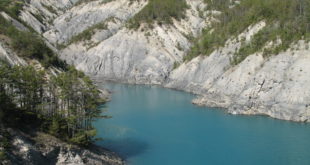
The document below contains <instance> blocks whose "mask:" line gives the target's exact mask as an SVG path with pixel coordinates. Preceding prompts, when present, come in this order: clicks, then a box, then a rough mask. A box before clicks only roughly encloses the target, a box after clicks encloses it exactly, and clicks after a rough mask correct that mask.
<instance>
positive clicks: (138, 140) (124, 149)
mask: <svg viewBox="0 0 310 165" xmlns="http://www.w3.org/2000/svg"><path fill="white" fill-rule="evenodd" d="M104 87H105V88H107V89H109V90H110V91H112V92H113V95H112V101H111V102H109V103H108V104H106V105H105V106H106V107H107V109H108V111H107V112H105V113H104V114H107V115H111V116H113V118H111V119H100V120H98V121H96V122H95V123H94V125H95V127H96V128H97V129H98V137H101V138H103V139H104V140H103V141H100V142H98V144H99V145H101V146H103V147H106V148H108V149H110V150H112V151H115V152H117V153H119V154H120V155H121V156H122V157H123V158H125V159H126V161H127V162H128V164H129V165H217V164H218V165H226V164H227V165H256V164H257V165H269V164H273V165H286V164H292V165H309V164H310V125H309V124H303V123H294V122H287V121H281V120H275V119H271V118H268V117H263V116H233V115H229V114H226V113H225V111H223V110H218V109H214V108H207V107H198V106H195V105H193V104H191V100H192V99H193V98H194V95H192V94H188V93H185V92H180V91H174V90H170V89H164V88H160V87H155V86H142V85H139V86H136V85H124V84H107V85H105V86H104Z"/></svg>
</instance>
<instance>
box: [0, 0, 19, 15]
mask: <svg viewBox="0 0 310 165" xmlns="http://www.w3.org/2000/svg"><path fill="white" fill-rule="evenodd" d="M23 6H24V1H23V0H1V1H0V11H4V12H6V13H7V14H9V15H10V16H12V17H13V18H15V19H18V15H19V13H20V10H21V9H22V8H23Z"/></svg>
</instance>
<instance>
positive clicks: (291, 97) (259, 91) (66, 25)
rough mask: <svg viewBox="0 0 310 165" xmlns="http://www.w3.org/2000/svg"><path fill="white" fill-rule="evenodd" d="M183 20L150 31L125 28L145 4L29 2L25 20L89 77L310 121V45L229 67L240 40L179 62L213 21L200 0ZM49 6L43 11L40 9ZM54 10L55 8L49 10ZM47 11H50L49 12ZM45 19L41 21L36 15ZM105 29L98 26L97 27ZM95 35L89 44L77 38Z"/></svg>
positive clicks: (123, 0) (121, 0)
mask: <svg viewBox="0 0 310 165" xmlns="http://www.w3.org/2000/svg"><path fill="white" fill-rule="evenodd" d="M187 3H188V5H189V8H188V9H187V11H186V19H183V20H181V21H177V20H173V24H172V25H157V24H155V25H154V28H153V29H148V28H145V27H143V26H142V27H140V28H139V29H137V30H131V29H128V28H127V27H126V23H127V21H128V19H130V18H131V17H133V16H134V15H135V14H136V13H137V12H139V11H140V10H141V9H142V8H143V7H144V6H145V5H146V4H147V1H145V0H140V1H128V0H114V1H96V0H94V1H86V2H83V3H81V2H80V3H77V2H76V1H69V0H68V1H61V3H60V1H59V2H58V1H56V0H39V1H38V0H32V1H31V2H30V5H28V6H27V7H25V8H24V12H23V13H22V15H21V18H22V19H23V20H24V21H25V22H27V23H28V24H29V25H30V26H32V27H33V28H34V29H35V30H36V31H38V32H40V33H42V35H43V36H44V37H45V38H46V39H47V40H48V41H49V42H50V43H52V45H54V47H57V46H58V47H59V45H62V47H63V46H64V45H65V48H62V49H59V54H60V56H61V58H63V59H65V60H66V61H67V62H68V63H70V64H73V65H75V66H76V67H77V68H78V69H80V70H83V71H84V72H86V73H88V74H89V75H92V76H95V77H99V78H101V79H103V80H114V81H119V82H126V83H136V84H160V85H162V86H164V87H168V88H175V89H180V90H185V91H188V92H193V93H196V94H198V95H199V97H198V98H197V99H195V100H194V103H197V104H200V105H207V106H214V107H224V108H227V109H228V112H230V113H232V114H264V115H269V116H271V117H274V118H278V119H285V120H294V121H308V119H310V116H309V112H310V106H309V104H310V89H309V88H310V87H309V85H308V84H309V81H310V79H309V77H310V76H309V74H310V67H309V66H310V65H309V63H310V61H309V60H310V58H309V56H308V54H309V53H310V51H309V50H308V49H307V48H308V47H309V44H308V43H306V42H304V41H300V42H298V43H297V44H295V45H292V49H290V50H288V51H285V52H281V53H280V54H278V55H275V56H271V57H269V58H263V56H262V53H260V52H257V53H255V54H253V55H250V56H248V57H247V58H246V59H245V60H244V61H243V62H242V63H240V64H238V65H237V66H233V65H231V63H230V58H231V57H232V54H233V53H234V52H236V51H237V50H238V49H239V48H240V45H241V43H240V42H239V41H240V40H236V39H231V40H228V41H227V42H226V44H225V46H224V47H222V48H220V49H218V50H216V51H214V52H213V53H211V55H210V56H199V57H197V58H194V59H192V60H191V61H189V62H186V63H183V64H181V65H180V66H179V67H175V66H177V65H178V64H179V63H182V59H183V57H184V56H185V55H186V53H187V51H188V50H189V48H190V46H191V42H190V41H191V38H193V37H197V36H199V34H200V32H201V30H202V29H203V28H205V27H207V26H208V25H209V23H210V22H211V21H213V19H212V17H211V16H210V13H216V12H214V11H205V12H202V11H204V10H202V9H204V8H205V6H206V4H205V3H204V2H203V1H202V0H187ZM43 4H44V5H43ZM46 6H52V9H53V10H51V8H50V7H46ZM48 9H49V10H48ZM27 12H28V13H31V12H32V13H37V14H40V15H42V20H41V21H38V19H36V18H35V17H34V16H33V14H27ZM98 24H100V25H104V26H96V25H98ZM264 26H265V22H258V23H257V24H255V25H252V26H250V27H248V29H247V30H246V31H244V33H242V34H240V35H239V39H240V38H246V40H247V41H249V40H251V36H253V35H254V34H256V33H257V32H259V31H260V30H261V29H262V28H263V27H264ZM85 31H88V32H91V36H90V37H88V38H87V39H82V40H81V39H79V40H77V39H75V40H74V41H72V38H75V36H77V35H79V34H83V32H85Z"/></svg>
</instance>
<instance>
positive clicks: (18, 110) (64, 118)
mask: <svg viewBox="0 0 310 165" xmlns="http://www.w3.org/2000/svg"><path fill="white" fill-rule="evenodd" d="M46 77H47V76H46V73H45V71H44V70H43V71H37V70H36V69H34V68H33V67H32V66H14V67H10V66H8V65H6V64H4V63H1V64H0V119H1V124H5V125H8V126H11V127H16V128H23V126H24V125H30V126H32V127H33V128H37V129H41V130H42V131H45V132H47V133H50V134H52V135H54V136H56V137H59V138H61V139H63V140H66V141H69V142H72V143H75V144H80V145H88V144H89V143H90V142H91V141H92V140H93V137H94V136H95V134H96V131H95V129H94V128H93V127H92V125H91V123H92V121H93V120H94V119H96V118H98V117H100V113H101V111H100V110H99V109H98V104H99V103H100V102H102V100H101V99H100V96H99V91H98V90H97V88H96V86H94V85H93V83H92V81H91V80H90V79H89V78H88V77H86V76H85V75H84V74H83V73H82V72H79V71H77V70H75V69H74V68H70V69H69V71H67V72H64V73H61V74H59V75H57V76H51V77H50V78H49V79H46Z"/></svg>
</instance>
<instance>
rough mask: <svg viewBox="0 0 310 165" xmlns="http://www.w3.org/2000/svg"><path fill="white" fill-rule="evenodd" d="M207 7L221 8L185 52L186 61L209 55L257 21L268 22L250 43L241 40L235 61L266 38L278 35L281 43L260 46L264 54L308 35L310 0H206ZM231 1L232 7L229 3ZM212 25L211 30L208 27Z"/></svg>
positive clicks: (254, 50) (272, 52) (243, 57)
mask: <svg viewBox="0 0 310 165" xmlns="http://www.w3.org/2000/svg"><path fill="white" fill-rule="evenodd" d="M205 1H206V3H207V4H209V5H208V9H209V10H211V9H212V10H218V11H221V12H222V13H221V15H220V16H218V17H217V19H218V20H219V22H214V23H213V24H212V26H211V28H209V29H206V30H204V32H203V35H202V37H200V38H199V39H197V41H196V42H195V44H194V46H193V47H192V49H191V51H190V52H189V54H188V56H186V57H185V58H184V60H185V61H188V60H190V59H192V58H194V57H196V56H198V55H209V54H210V53H211V52H213V51H214V50H216V49H218V48H219V47H221V46H224V44H225V42H226V41H227V40H228V39H229V38H231V37H235V36H237V35H238V34H240V33H241V32H243V31H244V30H245V29H246V28H247V27H249V26H250V25H252V24H255V23H257V22H259V21H262V20H264V21H266V23H267V26H266V27H265V28H264V29H263V30H262V31H261V32H259V33H258V34H256V35H255V36H254V38H253V41H252V42H251V43H243V46H242V48H241V49H240V51H239V52H238V53H236V54H235V55H234V57H233V59H232V64H234V65H236V64H238V63H240V62H241V61H243V59H245V58H246V57H247V56H248V55H249V54H251V53H254V52H256V51H260V50H261V49H263V47H264V46H265V45H266V44H267V43H268V42H269V41H275V40H277V39H281V40H282V43H280V44H279V45H277V46H274V47H272V48H269V49H266V50H263V51H264V54H265V55H266V56H269V55H272V54H276V53H278V52H280V51H282V50H285V49H287V48H288V47H289V45H290V44H291V43H292V42H294V41H297V40H299V39H302V38H303V37H305V39H308V38H309V31H310V26H309V23H310V10H309V9H310V1H309V0H241V1H240V4H238V3H234V2H233V1H232V3H231V2H230V0H219V1H215V0H205ZM231 5H234V7H231ZM211 29H212V31H211Z"/></svg>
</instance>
